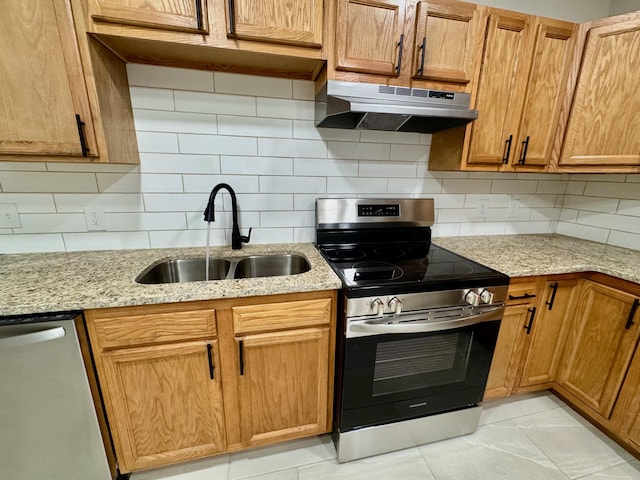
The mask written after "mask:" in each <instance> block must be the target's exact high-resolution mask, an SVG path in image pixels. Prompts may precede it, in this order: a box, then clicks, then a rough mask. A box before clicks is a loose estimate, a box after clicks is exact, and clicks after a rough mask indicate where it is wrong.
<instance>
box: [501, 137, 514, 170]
mask: <svg viewBox="0 0 640 480" xmlns="http://www.w3.org/2000/svg"><path fill="white" fill-rule="evenodd" d="M504 143H505V151H506V153H505V156H504V157H503V158H502V163H509V157H510V156H511V144H512V143H513V135H509V138H508V139H506V140H505V141H504Z"/></svg>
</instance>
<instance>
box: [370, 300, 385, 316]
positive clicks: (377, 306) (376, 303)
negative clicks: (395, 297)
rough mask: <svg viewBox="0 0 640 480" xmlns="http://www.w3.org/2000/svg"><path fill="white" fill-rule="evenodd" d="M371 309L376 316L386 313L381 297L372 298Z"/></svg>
mask: <svg viewBox="0 0 640 480" xmlns="http://www.w3.org/2000/svg"><path fill="white" fill-rule="evenodd" d="M371 310H373V313H375V314H376V317H382V316H383V315H384V302H383V301H382V300H380V299H379V298H374V299H373V300H371Z"/></svg>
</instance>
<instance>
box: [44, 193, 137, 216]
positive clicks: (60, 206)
mask: <svg viewBox="0 0 640 480" xmlns="http://www.w3.org/2000/svg"><path fill="white" fill-rule="evenodd" d="M53 197H54V199H55V202H56V210H57V211H58V212H83V211H84V209H85V208H87V207H93V208H102V209H103V210H104V211H105V212H141V211H143V210H144V201H143V200H142V194H141V193H110V194H104V193H56V194H54V195H53Z"/></svg>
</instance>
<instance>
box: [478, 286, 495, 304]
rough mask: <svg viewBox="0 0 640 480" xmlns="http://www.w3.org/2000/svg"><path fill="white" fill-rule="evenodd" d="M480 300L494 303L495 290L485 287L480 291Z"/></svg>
mask: <svg viewBox="0 0 640 480" xmlns="http://www.w3.org/2000/svg"><path fill="white" fill-rule="evenodd" d="M480 300H482V301H483V302H484V303H488V304H492V303H493V292H492V291H490V290H487V289H484V290H482V291H481V292H480Z"/></svg>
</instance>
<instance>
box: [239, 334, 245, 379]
mask: <svg viewBox="0 0 640 480" xmlns="http://www.w3.org/2000/svg"><path fill="white" fill-rule="evenodd" d="M238 356H239V357H240V375H244V342H243V341H242V340H240V341H239V342H238Z"/></svg>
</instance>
